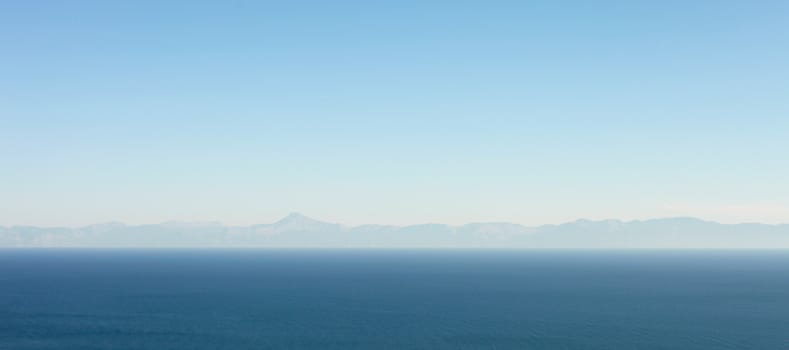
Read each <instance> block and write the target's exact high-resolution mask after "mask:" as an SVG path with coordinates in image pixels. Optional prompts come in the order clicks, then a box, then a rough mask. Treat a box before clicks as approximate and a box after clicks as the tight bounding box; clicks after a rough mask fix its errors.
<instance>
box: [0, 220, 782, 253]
mask: <svg viewBox="0 0 789 350" xmlns="http://www.w3.org/2000/svg"><path fill="white" fill-rule="evenodd" d="M0 247H75V248H77V247H86V248H87V247H116V248H123V247H195V248H198V247H205V248H209V247H217V248H219V247H228V248H229V247H271V248H274V247H281V248H559V249H561V248H573V249H575V248H578V249H586V248H590V249H616V248H650V249H672V248H696V249H706V248H711V249H713V248H714V249H743V248H748V249H759V248H789V224H781V225H769V224H758V223H746V224H721V223H717V222H711V221H704V220H700V219H695V218H663V219H652V220H642V221H638V220H636V221H620V220H603V221H592V220H584V219H582V220H577V221H573V222H568V223H564V224H560V225H543V226H536V227H527V226H522V225H518V224H513V223H506V222H489V223H470V224H466V225H461V226H451V225H443V224H421V225H410V226H389V225H362V226H345V225H341V224H335V223H329V222H323V221H319V220H315V219H312V218H309V217H306V216H304V215H301V214H298V213H293V214H290V215H288V216H286V217H285V218H283V219H281V220H279V221H277V222H274V223H270V224H259V225H251V226H227V225H223V224H221V223H218V222H166V223H161V224H150V225H126V224H122V223H116V222H113V223H105V224H98V225H90V226H84V227H77V228H67V227H54V228H49V227H47V228H44V227H34V226H12V227H3V226H0Z"/></svg>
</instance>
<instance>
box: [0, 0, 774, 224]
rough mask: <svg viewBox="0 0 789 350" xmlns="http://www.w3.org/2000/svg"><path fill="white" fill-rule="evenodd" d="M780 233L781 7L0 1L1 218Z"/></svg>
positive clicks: (767, 4)
mask: <svg viewBox="0 0 789 350" xmlns="http://www.w3.org/2000/svg"><path fill="white" fill-rule="evenodd" d="M294 211H297V212H301V213H304V214H305V215H308V216H312V217H316V218H320V219H324V220H327V221H333V222H342V223H346V224H365V223H380V224H414V223H427V222H440V223H448V224H460V223H466V222H484V221H507V222H515V223H521V224H525V225H538V224H548V223H560V222H564V221H571V220H575V219H578V218H587V219H609V218H615V219H624V220H633V219H646V218H655V217H674V216H694V217H699V218H703V219H707V220H715V221H719V222H726V223H734V222H764V223H787V222H789V2H786V1H744V0H743V1H711V0H710V1H670V0H668V1H605V0H602V1H594V2H593V1H457V0H456V1H425V0H421V1H408V0H406V1H389V2H379V1H341V0H338V1H279V2H267V1H185V0H183V1H177V0H176V1H153V0H140V1H79V0H75V1H27V0H24V1H23V0H16V1H15V0H10V1H2V2H0V225H8V226H10V225H38V226H60V225H63V226H79V225H87V224H93V223H100V222H107V221H121V222H125V223H130V224H138V223H156V222H163V221H170V220H178V221H222V222H224V223H227V224H237V225H244V224H252V223H266V222H271V221H274V220H277V219H278V218H280V217H281V216H284V215H286V214H287V213H289V212H294Z"/></svg>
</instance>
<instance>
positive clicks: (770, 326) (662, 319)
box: [0, 250, 789, 350]
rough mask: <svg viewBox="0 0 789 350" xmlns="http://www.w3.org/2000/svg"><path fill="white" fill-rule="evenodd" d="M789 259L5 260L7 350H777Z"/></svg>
mask: <svg viewBox="0 0 789 350" xmlns="http://www.w3.org/2000/svg"><path fill="white" fill-rule="evenodd" d="M786 276H789V254H787V253H786V252H784V251H774V252H768V251H761V252H745V251H682V252H678V251H627V252H626V251H586V252H583V251H515V250H513V251H483V250H478V251H432V250H420V251H403V250H377V251H366V250H333V251H331V250H329V251H327V250H277V251H274V250H2V251H0V349H14V350H29V349H110V348H111V349H118V350H131V349H285V348H287V349H538V350H539V349H647V350H652V349H655V350H657V349H687V350H694V349H699V350H702V349H704V350H707V349H781V348H785V347H787V346H789V338H787V336H786V334H787V322H786V320H787V319H786V317H787V315H789V279H787V278H786Z"/></svg>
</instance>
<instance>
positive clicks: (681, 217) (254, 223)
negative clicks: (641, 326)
mask: <svg viewBox="0 0 789 350" xmlns="http://www.w3.org/2000/svg"><path fill="white" fill-rule="evenodd" d="M294 216H296V217H302V218H304V219H308V220H314V221H319V222H323V223H331V224H337V225H342V226H344V227H358V226H366V225H377V226H394V227H407V226H419V225H433V224H437V225H447V226H463V225H470V224H500V223H502V224H514V225H519V226H523V227H527V228H533V227H540V226H551V225H561V224H567V223H573V222H580V221H590V222H608V221H614V222H622V223H629V222H644V221H655V220H673V219H690V220H699V221H704V222H710V223H715V224H722V225H748V224H758V225H773V226H783V225H789V222H775V223H766V222H756V221H743V222H720V221H715V220H708V219H704V218H700V217H694V216H665V217H652V218H639V219H619V218H604V219H590V218H586V217H579V218H576V219H574V220H568V221H561V222H547V223H542V224H535V225H527V224H523V223H519V222H514V221H506V220H505V221H468V222H461V223H445V222H432V221H430V222H412V223H405V224H391V223H382V222H362V223H345V222H340V221H337V220H332V219H327V218H316V217H312V216H310V215H305V214H303V213H301V212H289V213H287V214H286V215H282V216H280V217H277V218H274V219H270V220H260V221H257V222H253V223H248V224H234V223H228V222H224V221H222V220H165V221H158V222H138V223H132V222H126V221H123V220H109V221H103V222H93V223H89V224H85V225H71V226H67V225H53V226H48V225H0V227H15V226H27V227H41V228H59V227H66V228H80V227H89V226H96V225H106V224H123V225H127V226H146V225H161V224H172V223H183V224H206V225H208V224H216V225H222V226H238V227H244V226H255V225H266V224H273V223H276V222H279V221H282V220H287V219H289V218H292V217H294Z"/></svg>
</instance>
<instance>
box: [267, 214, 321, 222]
mask: <svg viewBox="0 0 789 350" xmlns="http://www.w3.org/2000/svg"><path fill="white" fill-rule="evenodd" d="M293 222H321V221H319V220H315V219H313V218H311V217H308V216H306V215H304V214H302V213H299V212H295V211H294V212H292V213H290V214H288V215H287V216H285V217H284V218H282V219H279V221H277V222H275V224H284V223H293Z"/></svg>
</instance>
